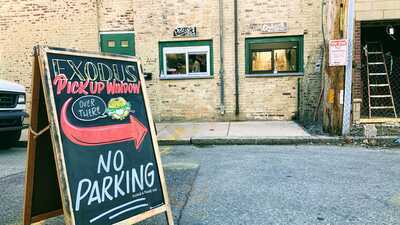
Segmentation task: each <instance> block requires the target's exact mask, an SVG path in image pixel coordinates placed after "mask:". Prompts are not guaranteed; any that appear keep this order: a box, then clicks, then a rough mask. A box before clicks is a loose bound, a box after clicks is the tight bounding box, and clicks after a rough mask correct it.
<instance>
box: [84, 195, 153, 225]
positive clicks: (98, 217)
mask: <svg viewBox="0 0 400 225" xmlns="http://www.w3.org/2000/svg"><path fill="white" fill-rule="evenodd" d="M144 200H146V198H139V199H136V200H133V201H130V202H127V203H125V204H123V205H120V206H117V207H115V208H112V209H110V210H108V211H106V212H104V213H102V214H100V215H98V216H96V217H94V218H92V219H91V220H89V222H90V223H93V222H94V221H96V220H98V219H100V218H101V217H103V216H105V215H107V214H109V213H111V212H114V211H115V210H118V209H120V208H123V207H125V206H127V205H130V204H133V203H135V202H140V201H144Z"/></svg>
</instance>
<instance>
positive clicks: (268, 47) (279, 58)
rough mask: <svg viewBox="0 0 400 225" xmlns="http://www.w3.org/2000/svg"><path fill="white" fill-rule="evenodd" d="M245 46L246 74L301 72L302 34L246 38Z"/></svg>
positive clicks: (288, 73)
mask: <svg viewBox="0 0 400 225" xmlns="http://www.w3.org/2000/svg"><path fill="white" fill-rule="evenodd" d="M245 46H246V47H245V48H246V51H245V57H246V74H249V75H260V74H265V75H280V74H281V75H290V74H299V73H302V72H303V36H288V37H262V38H247V39H246V43H245Z"/></svg>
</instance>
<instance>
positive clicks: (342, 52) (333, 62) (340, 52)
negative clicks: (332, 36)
mask: <svg viewBox="0 0 400 225" xmlns="http://www.w3.org/2000/svg"><path fill="white" fill-rule="evenodd" d="M347 51H348V42H347V40H346V39H339V40H330V41H329V66H345V65H346V61H347Z"/></svg>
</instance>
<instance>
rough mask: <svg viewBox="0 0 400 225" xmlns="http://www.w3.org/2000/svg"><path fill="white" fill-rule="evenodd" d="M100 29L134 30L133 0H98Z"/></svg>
mask: <svg viewBox="0 0 400 225" xmlns="http://www.w3.org/2000/svg"><path fill="white" fill-rule="evenodd" d="M97 2H98V12H99V29H100V31H133V30H134V23H133V22H134V21H133V15H134V9H135V8H134V7H133V2H134V1H132V0H118V1H109V0H98V1H97Z"/></svg>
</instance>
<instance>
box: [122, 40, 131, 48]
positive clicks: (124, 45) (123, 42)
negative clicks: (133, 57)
mask: <svg viewBox="0 0 400 225" xmlns="http://www.w3.org/2000/svg"><path fill="white" fill-rule="evenodd" d="M128 46H129V42H128V41H121V47H123V48H127V47H128Z"/></svg>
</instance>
